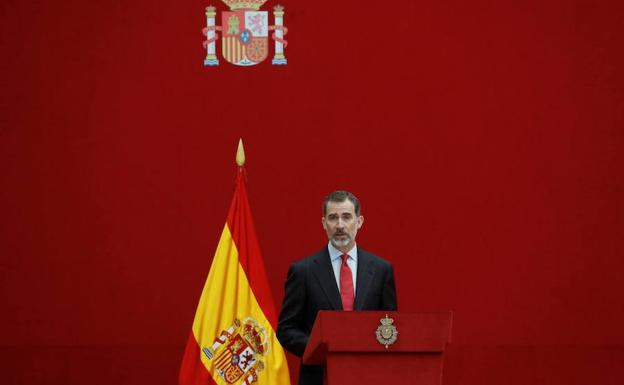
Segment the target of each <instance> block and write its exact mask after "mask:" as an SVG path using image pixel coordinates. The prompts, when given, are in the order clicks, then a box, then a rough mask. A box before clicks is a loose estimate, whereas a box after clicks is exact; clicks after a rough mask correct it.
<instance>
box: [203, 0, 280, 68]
mask: <svg viewBox="0 0 624 385" xmlns="http://www.w3.org/2000/svg"><path fill="white" fill-rule="evenodd" d="M222 1H223V2H224V3H225V4H226V5H227V6H228V7H230V11H224V12H222V13H221V25H220V26H218V25H215V16H216V15H217V11H216V8H215V7H213V6H208V7H206V27H205V28H204V29H203V34H204V36H206V40H205V41H204V43H203V45H204V48H205V49H206V58H205V59H204V65H206V66H216V65H219V59H217V55H216V42H217V40H218V39H219V36H218V35H217V31H220V32H221V34H222V36H221V54H222V56H223V58H224V59H225V60H226V61H227V62H229V63H232V64H234V65H238V66H252V65H256V64H259V63H261V62H262V61H264V59H266V58H267V56H268V54H269V31H273V34H271V38H272V39H273V41H274V42H275V54H274V56H273V60H272V64H273V65H285V64H286V63H287V61H286V56H285V55H284V48H286V45H287V44H288V43H287V41H286V40H284V35H286V33H287V32H288V29H287V28H286V27H284V7H282V6H281V5H277V6H275V7H274V8H273V17H274V20H275V25H271V26H270V25H269V13H268V12H267V11H261V10H260V7H261V6H262V5H263V4H264V3H265V2H266V1H267V0H222Z"/></svg>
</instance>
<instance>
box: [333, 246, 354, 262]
mask: <svg viewBox="0 0 624 385" xmlns="http://www.w3.org/2000/svg"><path fill="white" fill-rule="evenodd" d="M327 250H328V251H329V259H330V260H331V261H332V262H334V261H335V260H336V259H340V256H341V255H342V251H340V250H338V249H337V248H335V247H334V245H332V244H331V242H329V244H328V245H327ZM347 254H348V255H349V257H351V258H352V259H353V260H354V261H355V262H357V245H353V248H352V249H351V250H349V252H348V253H347Z"/></svg>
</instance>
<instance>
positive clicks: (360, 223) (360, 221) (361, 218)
mask: <svg viewBox="0 0 624 385" xmlns="http://www.w3.org/2000/svg"><path fill="white" fill-rule="evenodd" d="M363 224H364V216H362V215H360V216H359V217H358V229H360V228H361V227H362V225H363Z"/></svg>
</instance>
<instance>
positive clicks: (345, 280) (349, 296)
mask: <svg viewBox="0 0 624 385" xmlns="http://www.w3.org/2000/svg"><path fill="white" fill-rule="evenodd" d="M340 258H342V263H341V264H340V297H341V298H342V310H353V275H351V268H350V267H349V265H347V258H349V256H348V255H347V254H344V255H341V256H340Z"/></svg>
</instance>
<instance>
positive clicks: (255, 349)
mask: <svg viewBox="0 0 624 385" xmlns="http://www.w3.org/2000/svg"><path fill="white" fill-rule="evenodd" d="M241 154H242V143H239V154H238V156H237V161H238V163H239V166H240V167H239V172H238V177H237V180H236V191H235V192H234V198H233V199H232V204H231V205H230V209H229V212H228V216H227V222H226V224H225V227H224V228H223V233H222V234H221V239H220V241H219V244H218V246H217V251H216V252H215V256H214V259H213V261H212V266H211V267H210V272H209V273H208V279H207V280H206V284H205V285H204V290H203V291H202V294H201V298H200V299H199V305H198V307H197V312H196V314H195V320H194V321H193V328H192V332H191V334H190V336H189V339H188V343H187V346H186V351H185V353H184V358H183V360H182V367H181V369H180V378H179V382H180V385H208V384H219V385H226V384H233V385H251V384H254V385H256V384H258V385H264V384H266V385H289V384H290V376H289V373H288V364H287V362H286V356H285V354H284V350H283V348H282V346H281V345H280V343H279V342H278V340H277V337H276V336H275V327H276V326H277V315H276V311H275V305H274V302H273V298H272V295H271V291H270V289H269V284H268V280H267V278H266V272H265V268H264V263H263V262H262V255H261V254H260V247H259V245H258V240H257V238H256V232H255V229H254V225H253V220H252V217H251V211H250V208H249V201H248V199H247V190H246V187H245V175H244V169H243V167H242V164H243V163H244V155H243V156H241ZM239 158H240V159H242V161H239Z"/></svg>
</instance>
